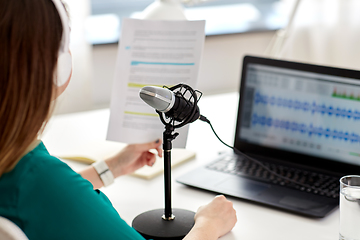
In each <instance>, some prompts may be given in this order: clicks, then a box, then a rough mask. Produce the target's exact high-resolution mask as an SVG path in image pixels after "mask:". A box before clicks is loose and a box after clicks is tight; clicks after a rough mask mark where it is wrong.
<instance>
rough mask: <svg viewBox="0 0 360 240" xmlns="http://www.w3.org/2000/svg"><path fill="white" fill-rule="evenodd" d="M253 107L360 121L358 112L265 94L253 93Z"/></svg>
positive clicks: (359, 112)
mask: <svg viewBox="0 0 360 240" xmlns="http://www.w3.org/2000/svg"><path fill="white" fill-rule="evenodd" d="M254 103H255V105H258V104H264V105H268V104H269V105H271V106H277V107H283V108H289V109H295V110H302V111H304V112H310V113H312V114H315V113H320V114H322V115H328V116H336V117H343V118H348V119H351V118H352V119H354V120H360V111H358V110H351V109H346V108H340V107H333V106H331V105H329V106H327V105H325V104H318V103H316V102H315V101H314V102H312V103H311V102H307V101H299V100H292V99H287V98H282V97H275V96H271V97H270V96H267V95H265V94H260V93H258V92H257V93H255V97H254Z"/></svg>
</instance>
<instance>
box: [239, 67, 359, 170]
mask: <svg viewBox="0 0 360 240" xmlns="http://www.w3.org/2000/svg"><path fill="white" fill-rule="evenodd" d="M246 78H247V79H246V86H245V91H244V94H245V96H244V97H243V107H242V120H241V132H240V134H241V135H240V138H241V139H243V140H246V141H249V142H253V143H257V144H260V145H263V146H266V147H272V148H277V149H284V150H291V151H295V152H299V153H302V154H308V155H312V156H318V157H325V158H329V159H333V160H336V161H343V162H347V163H352V164H357V165H360V83H359V81H358V80H355V79H349V78H342V77H334V76H330V75H324V74H317V73H310V72H303V71H298V70H289V69H283V68H278V67H269V66H263V65H259V64H250V65H249V66H248V71H247V76H246Z"/></svg>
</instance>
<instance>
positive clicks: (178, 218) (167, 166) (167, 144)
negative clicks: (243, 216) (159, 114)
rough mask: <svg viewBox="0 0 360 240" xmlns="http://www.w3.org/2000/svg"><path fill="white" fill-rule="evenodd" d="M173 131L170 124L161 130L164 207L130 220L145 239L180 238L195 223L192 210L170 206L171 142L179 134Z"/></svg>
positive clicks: (176, 239)
mask: <svg viewBox="0 0 360 240" xmlns="http://www.w3.org/2000/svg"><path fill="white" fill-rule="evenodd" d="M173 131H174V127H173V126H172V125H171V124H166V125H165V131H164V132H163V150H164V191H165V209H155V210H151V211H148V212H144V213H142V214H140V215H138V216H137V217H135V218H134V220H133V222H132V226H133V228H134V229H135V230H136V231H138V232H139V233H140V234H141V235H142V236H143V237H144V238H146V239H153V240H160V239H171V240H180V239H183V238H184V237H185V235H186V234H187V233H188V232H189V231H190V230H191V228H192V227H193V226H194V223H195V222H194V216H195V213H194V212H192V211H188V210H184V209H177V208H175V209H172V207H171V149H172V143H171V142H172V140H174V139H175V138H176V137H177V136H178V135H179V133H174V134H173Z"/></svg>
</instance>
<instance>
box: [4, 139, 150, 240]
mask: <svg viewBox="0 0 360 240" xmlns="http://www.w3.org/2000/svg"><path fill="white" fill-rule="evenodd" d="M0 216H4V217H6V218H8V219H10V220H11V221H13V222H14V223H16V224H17V225H18V226H19V227H20V228H21V229H22V230H23V231H24V233H25V234H26V235H27V237H28V238H29V239H36V240H41V239H62V240H64V239H67V240H70V239H77V240H78V239H87V240H91V239H96V240H98V239H117V240H119V239H132V240H134V239H144V238H143V237H142V236H141V235H140V234H138V233H137V232H136V231H135V230H134V229H133V228H131V227H130V226H129V225H128V224H127V223H126V222H125V221H124V220H122V219H121V218H120V216H119V214H118V213H117V211H116V210H115V209H114V208H113V206H112V204H111V202H110V201H109V199H108V198H107V197H106V196H105V195H104V194H103V193H102V192H100V191H99V190H93V186H92V184H91V183H90V182H89V181H87V180H85V179H83V178H82V177H81V176H80V175H79V174H77V173H76V172H74V171H73V170H72V169H71V168H70V167H69V166H68V165H67V164H65V163H63V162H62V161H60V160H59V159H57V158H56V157H53V156H51V155H50V154H49V153H48V151H47V150H46V148H45V146H44V144H43V143H42V142H41V143H40V144H39V145H38V146H37V147H36V148H35V149H33V150H32V151H31V152H29V153H28V154H26V155H25V156H24V157H23V158H22V159H21V160H20V161H19V163H18V164H17V165H16V167H15V168H14V169H13V170H12V171H10V172H8V173H5V174H3V175H2V176H1V177H0Z"/></svg>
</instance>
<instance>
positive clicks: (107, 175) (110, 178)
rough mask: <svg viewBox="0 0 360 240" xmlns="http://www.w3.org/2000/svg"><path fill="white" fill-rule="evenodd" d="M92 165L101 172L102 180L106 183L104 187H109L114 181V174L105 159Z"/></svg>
mask: <svg viewBox="0 0 360 240" xmlns="http://www.w3.org/2000/svg"><path fill="white" fill-rule="evenodd" d="M92 166H93V167H94V168H95V170H96V172H97V173H98V174H99V177H100V179H101V181H102V182H103V183H104V187H107V186H109V185H110V184H112V183H113V182H114V175H113V174H112V172H111V171H110V169H109V167H108V165H107V164H106V162H105V161H98V162H94V163H93V164H92Z"/></svg>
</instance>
